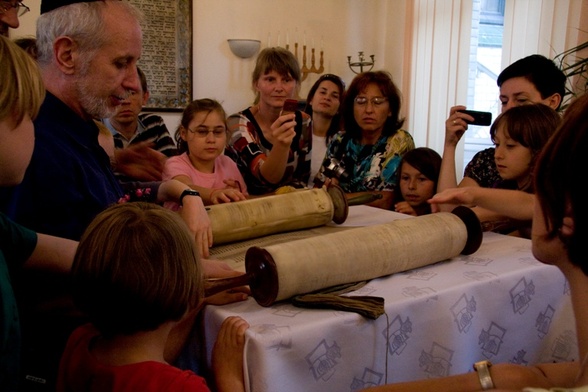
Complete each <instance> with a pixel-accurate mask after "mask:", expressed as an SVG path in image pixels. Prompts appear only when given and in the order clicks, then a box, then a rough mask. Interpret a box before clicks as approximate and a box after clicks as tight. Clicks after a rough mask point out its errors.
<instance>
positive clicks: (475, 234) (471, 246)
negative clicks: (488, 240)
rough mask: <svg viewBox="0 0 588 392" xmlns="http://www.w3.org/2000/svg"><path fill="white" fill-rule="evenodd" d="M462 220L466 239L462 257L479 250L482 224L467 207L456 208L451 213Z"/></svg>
mask: <svg viewBox="0 0 588 392" xmlns="http://www.w3.org/2000/svg"><path fill="white" fill-rule="evenodd" d="M451 213H452V214H455V215H457V216H458V217H459V219H461V220H462V222H463V223H464V224H465V226H466V231H467V234H468V238H467V240H466V244H465V246H464V248H463V250H462V251H461V254H462V255H471V254H472V253H474V252H475V251H477V250H478V249H479V248H480V245H481V244H482V236H483V232H482V224H481V223H480V220H479V219H478V216H477V215H476V214H475V213H474V211H472V210H471V209H470V208H468V207H464V206H458V207H455V208H454V209H453V211H451Z"/></svg>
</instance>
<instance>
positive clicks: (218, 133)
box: [186, 126, 227, 139]
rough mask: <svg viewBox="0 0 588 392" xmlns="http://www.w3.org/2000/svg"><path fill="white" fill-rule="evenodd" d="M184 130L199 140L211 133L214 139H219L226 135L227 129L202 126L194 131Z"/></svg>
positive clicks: (190, 129)
mask: <svg viewBox="0 0 588 392" xmlns="http://www.w3.org/2000/svg"><path fill="white" fill-rule="evenodd" d="M186 130H187V131H188V132H190V133H192V134H194V135H196V137H199V138H201V139H204V138H207V137H208V135H209V134H210V133H212V136H214V137H215V138H216V139H220V138H222V137H223V136H225V135H226V134H227V128H225V127H211V128H207V127H204V126H199V127H198V128H196V129H192V128H186Z"/></svg>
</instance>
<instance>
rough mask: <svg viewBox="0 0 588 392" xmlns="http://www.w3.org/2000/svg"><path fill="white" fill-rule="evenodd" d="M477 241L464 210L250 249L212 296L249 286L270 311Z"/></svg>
mask: <svg viewBox="0 0 588 392" xmlns="http://www.w3.org/2000/svg"><path fill="white" fill-rule="evenodd" d="M481 242H482V228H481V225H480V221H479V220H478V218H477V217H476V215H475V214H474V213H473V212H472V211H471V210H470V209H468V208H466V207H457V208H456V209H455V210H453V211H452V212H451V213H449V212H440V213H436V214H429V215H423V216H419V217H415V218H411V219H401V220H395V221H392V222H390V223H385V224H380V225H375V226H367V227H359V228H354V229H349V230H344V231H338V232H334V233H330V234H325V235H321V236H318V237H310V238H305V239H301V240H297V241H291V242H287V243H282V244H277V245H271V246H268V247H265V248H259V247H251V248H249V249H248V250H247V253H246V255H245V268H246V274H245V275H243V276H242V277H238V278H231V279H232V280H234V282H233V283H232V285H226V284H225V285H223V284H222V282H216V283H215V284H218V286H219V287H217V288H216V289H212V290H211V291H213V292H217V291H221V290H224V289H227V288H230V287H236V286H240V285H243V284H249V285H250V287H251V292H252V295H253V297H254V298H255V300H256V301H257V302H258V303H259V304H260V305H262V306H270V305H272V304H273V303H274V302H276V301H281V300H284V299H288V298H290V297H292V296H294V295H297V294H305V293H310V292H313V291H316V290H319V289H323V288H327V287H331V286H335V285H339V284H344V283H352V282H359V281H364V280H369V279H374V278H378V277H382V276H386V275H390V274H393V273H396V272H402V271H407V270H410V269H414V268H418V267H422V266H425V265H429V264H433V263H436V262H439V261H443V260H447V259H450V258H452V257H455V256H457V255H459V254H460V253H462V254H471V253H474V252H475V251H476V250H478V248H479V247H480V244H481ZM209 284H210V282H209ZM209 290H210V288H209Z"/></svg>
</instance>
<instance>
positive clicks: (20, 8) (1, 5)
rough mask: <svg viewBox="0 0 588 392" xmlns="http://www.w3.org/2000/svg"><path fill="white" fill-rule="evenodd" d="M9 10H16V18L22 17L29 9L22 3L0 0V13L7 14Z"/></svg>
mask: <svg viewBox="0 0 588 392" xmlns="http://www.w3.org/2000/svg"><path fill="white" fill-rule="evenodd" d="M11 8H16V15H17V16H18V17H21V16H23V15H24V14H26V13H27V12H29V11H30V10H31V9H30V8H29V7H27V6H26V5H24V4H23V3H22V1H1V0H0V11H2V12H8V11H10V9H11Z"/></svg>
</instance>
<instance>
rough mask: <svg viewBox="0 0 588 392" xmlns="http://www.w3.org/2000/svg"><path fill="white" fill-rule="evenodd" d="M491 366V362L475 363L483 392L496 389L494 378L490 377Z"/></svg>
mask: <svg viewBox="0 0 588 392" xmlns="http://www.w3.org/2000/svg"><path fill="white" fill-rule="evenodd" d="M491 366H492V362H490V361H480V362H476V363H474V370H475V371H476V373H478V378H479V380H480V385H481V386H482V390H484V391H487V390H489V389H494V382H492V376H491V375H490V370H489V368H490V367H491Z"/></svg>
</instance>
